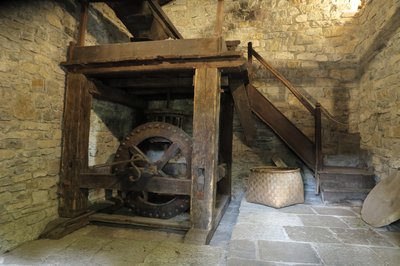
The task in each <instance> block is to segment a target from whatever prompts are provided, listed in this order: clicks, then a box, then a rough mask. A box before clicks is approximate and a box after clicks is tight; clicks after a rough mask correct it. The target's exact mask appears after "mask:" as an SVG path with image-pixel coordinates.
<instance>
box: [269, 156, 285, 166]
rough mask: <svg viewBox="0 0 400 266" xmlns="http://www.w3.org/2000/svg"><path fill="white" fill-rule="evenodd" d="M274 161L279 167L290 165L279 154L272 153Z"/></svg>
mask: <svg viewBox="0 0 400 266" xmlns="http://www.w3.org/2000/svg"><path fill="white" fill-rule="evenodd" d="M272 161H273V162H274V164H275V165H276V166H277V167H281V168H285V167H288V165H287V164H286V163H285V162H284V161H283V160H282V159H281V158H280V157H279V156H278V154H274V155H272Z"/></svg>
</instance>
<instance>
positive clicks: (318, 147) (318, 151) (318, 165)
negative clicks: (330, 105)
mask: <svg viewBox="0 0 400 266" xmlns="http://www.w3.org/2000/svg"><path fill="white" fill-rule="evenodd" d="M314 119H315V181H316V188H315V193H316V194H317V195H318V194H319V187H320V176H319V172H320V171H321V170H322V165H323V154H322V116H321V104H320V103H317V104H316V106H315V111H314Z"/></svg>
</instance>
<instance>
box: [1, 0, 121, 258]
mask: <svg viewBox="0 0 400 266" xmlns="http://www.w3.org/2000/svg"><path fill="white" fill-rule="evenodd" d="M96 8H97V9H91V11H90V17H89V21H90V24H89V28H90V30H89V34H88V36H87V39H88V43H105V42H111V41H117V40H127V39H128V38H127V36H126V34H125V33H124V32H123V31H122V32H121V31H119V30H117V29H118V25H116V24H115V23H114V22H111V21H110V20H108V19H107V18H109V17H112V12H110V11H109V10H108V11H107V8H106V7H105V6H104V5H101V4H96ZM103 11H105V12H104V13H102V12H103ZM78 16H79V7H77V6H76V3H75V2H74V1H72V0H71V1H61V0H60V1H49V0H42V1H22V0H21V1H7V2H4V1H3V2H2V3H1V4H0V96H1V97H0V103H1V104H0V253H2V252H4V251H6V250H8V249H10V248H12V247H15V246H16V245H18V244H20V243H22V242H25V241H28V240H31V239H34V238H36V237H37V236H38V235H39V233H40V232H41V231H42V230H43V228H44V227H45V226H46V224H47V223H48V222H49V221H51V220H53V219H54V218H56V217H57V216H58V214H57V203H58V200H57V182H58V180H59V176H58V174H59V168H60V156H61V123H62V112H63V102H64V88H65V73H64V71H63V70H62V69H61V68H60V66H59V64H60V62H62V61H65V59H66V51H67V45H68V44H69V42H70V41H72V40H73V39H74V36H75V34H76V28H77V27H76V26H77V17H78ZM94 24H96V26H94ZM90 26H92V27H90ZM95 105H96V104H95ZM109 134H110V133H109ZM102 138H107V137H105V136H104V137H102Z"/></svg>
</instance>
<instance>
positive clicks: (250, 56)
mask: <svg viewBox="0 0 400 266" xmlns="http://www.w3.org/2000/svg"><path fill="white" fill-rule="evenodd" d="M247 63H248V64H249V67H250V66H251V65H252V64H253V43H252V42H248V43H247Z"/></svg>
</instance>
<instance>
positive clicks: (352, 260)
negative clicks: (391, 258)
mask: <svg viewBox="0 0 400 266" xmlns="http://www.w3.org/2000/svg"><path fill="white" fill-rule="evenodd" d="M316 250H317V253H318V254H319V256H320V258H321V260H322V262H323V264H325V265H363V266H367V265H368V266H376V265H384V261H383V260H381V259H380V258H379V257H378V256H377V255H376V253H375V252H373V251H372V250H371V249H370V248H368V247H364V246H350V245H343V244H341V245H334V244H319V245H316Z"/></svg>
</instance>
